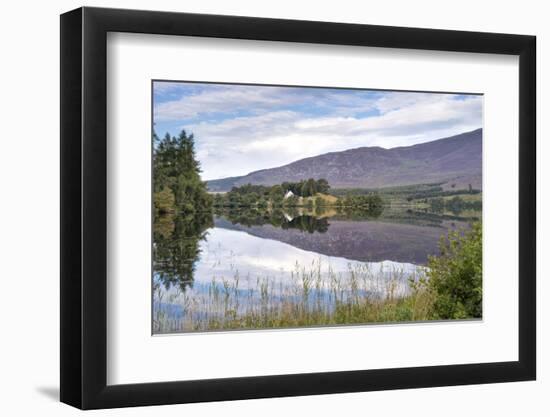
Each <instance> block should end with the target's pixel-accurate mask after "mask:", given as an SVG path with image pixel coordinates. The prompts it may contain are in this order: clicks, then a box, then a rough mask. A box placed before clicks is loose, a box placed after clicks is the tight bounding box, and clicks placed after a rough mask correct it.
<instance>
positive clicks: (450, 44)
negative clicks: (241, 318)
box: [60, 7, 536, 409]
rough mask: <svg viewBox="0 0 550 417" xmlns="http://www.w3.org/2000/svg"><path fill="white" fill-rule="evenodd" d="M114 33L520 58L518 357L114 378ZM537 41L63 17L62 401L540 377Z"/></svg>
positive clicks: (142, 401)
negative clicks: (110, 366) (110, 103)
mask: <svg viewBox="0 0 550 417" xmlns="http://www.w3.org/2000/svg"><path fill="white" fill-rule="evenodd" d="M108 32H130V33H146V34H162V35H174V36H178V35H185V36H198V37H215V38H235V39H254V40H268V41H285V42H305V43H318V44H332V45H356V46H370V47H382V48H404V49H420V50H441V51H456V52H477V53H490V54H507V55H516V56H519V103H518V112H519V132H518V137H519V155H518V158H519V278H520V279H519V292H518V299H519V329H518V330H519V360H518V361H513V362H495V363H477V364H467V365H445V366H423V367H411V368H396V369H374V370H356V371H343V372H324V373H308V374H290V375H272V376H256V377H239V378H224V379H208V380H198V381H177V382H162V383H141V384H131V385H112V386H109V385H107V383H106V381H107V334H106V329H107V303H106V300H107V250H106V247H107V180H108V178H107V140H106V127H107V111H106V97H107V83H106V81H107V73H106V59H107V57H106V46H107V42H106V39H107V33H108ZM535 45H536V38H535V37H534V36H525V35H510V34H495V33H481V32H462V31H449V30H432V29H416V28H404V27H388V26H372V25H358V24H342V23H326V22H312V21H296V20H280V19H265V18H252V17H236V16H218V15H201V14H186V13H170V12H156V11H155V12H153V11H136V10H120V9H102V8H88V7H84V8H79V9H77V10H73V11H70V12H68V13H65V14H63V15H61V54H60V57H61V309H60V315H61V358H60V359H61V381H60V383H61V401H62V402H64V403H67V404H70V405H72V406H75V407H78V408H81V409H96V408H112V407H124V406H143V405H157V404H174V403H191V402H202V401H220V400H239V399H252V398H267V397H283V396H299V395H314V394H329V393H344V392H357V391H376V390H388V389H402V388H421V387H434V386H449V385H464V384H481V383H496V382H507V381H525V380H534V379H535V377H536V303H535V301H536V275H535V274H536V267H535V265H536V262H535V261H536V259H535V258H536V251H535V249H536V130H535V124H536V119H535V117H536V116H535V107H536V91H535V87H536V81H535V79H536V77H535V75H536V73H535V66H536V65H535V62H536V55H535V54H536V46H535Z"/></svg>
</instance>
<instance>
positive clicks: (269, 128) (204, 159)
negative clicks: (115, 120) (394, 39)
mask: <svg viewBox="0 0 550 417" xmlns="http://www.w3.org/2000/svg"><path fill="white" fill-rule="evenodd" d="M482 110H483V96H480V95H466V94H440V93H419V92H418V93H417V92H396V91H377V90H355V89H334V88H310V87H281V86H259V85H240V84H205V83H188V82H166V81H155V82H154V83H153V123H154V129H155V131H156V133H157V135H158V136H160V137H163V136H164V135H165V134H166V133H169V134H170V135H173V136H175V135H178V134H179V132H180V131H181V130H182V129H185V131H186V132H188V133H193V134H194V137H195V148H196V154H197V158H198V159H199V161H200V163H201V168H202V175H201V176H202V179H203V180H212V179H218V178H225V177H231V176H238V175H246V174H248V173H250V172H252V171H256V170H259V169H265V168H273V167H277V166H281V165H285V164H288V163H290V162H293V161H296V160H298V159H302V158H306V157H310V156H315V155H320V154H324V153H327V152H335V151H343V150H346V149H352V148H359V147H362V146H380V147H383V148H394V147H398V146H410V145H414V144H417V143H422V142H429V141H432V140H436V139H440V138H444V137H448V136H452V135H455V134H459V133H462V132H467V131H470V130H474V129H477V128H480V127H482Z"/></svg>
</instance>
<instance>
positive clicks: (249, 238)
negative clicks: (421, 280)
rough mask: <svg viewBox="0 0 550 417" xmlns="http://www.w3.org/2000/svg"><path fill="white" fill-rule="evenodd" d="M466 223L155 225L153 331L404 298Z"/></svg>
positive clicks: (377, 219) (244, 219) (400, 217)
mask: <svg viewBox="0 0 550 417" xmlns="http://www.w3.org/2000/svg"><path fill="white" fill-rule="evenodd" d="M469 220H472V219H471V218H469V217H461V216H456V215H452V216H443V215H436V214H431V213H417V212H413V211H410V210H408V211H407V210H390V211H388V210H386V211H385V212H384V213H382V214H380V213H379V214H378V215H377V216H361V215H359V216H358V215H356V214H355V215H342V214H340V215H330V214H328V215H324V216H314V215H305V214H303V213H293V214H289V213H281V214H280V215H279V216H278V217H274V216H268V217H266V216H259V215H256V216H251V215H250V213H239V212H232V213H225V214H224V213H218V215H216V216H213V217H211V216H210V217H209V216H206V218H204V219H198V220H197V219H196V218H192V219H190V218H183V219H182V218H177V219H165V221H164V223H163V222H157V223H156V224H155V226H156V227H155V239H154V242H155V243H154V276H153V289H154V291H153V332H154V333H166V332H178V331H185V329H187V330H193V329H203V327H200V326H198V324H197V323H201V322H204V321H207V320H210V319H212V318H213V317H214V318H215V317H222V316H224V317H225V316H227V315H228V314H231V315H233V317H238V316H239V315H243V314H246V313H247V312H250V311H252V310H254V311H256V310H258V311H259V309H263V308H266V309H267V308H272V307H273V305H276V304H281V303H284V302H288V301H289V300H291V301H292V302H297V301H299V302H300V303H302V304H303V305H304V306H305V307H304V308H317V307H318V308H320V309H324V311H330V310H331V309H333V308H334V305H335V303H337V302H338V300H344V301H345V300H347V299H349V298H350V297H354V296H358V295H359V296H365V295H368V296H369V297H373V298H376V297H387V296H388V295H389V294H390V295H391V296H392V297H401V296H403V295H406V294H407V293H408V291H409V288H410V287H409V284H410V282H411V281H410V280H411V279H412V280H413V281H414V280H417V279H418V277H420V276H422V273H423V269H424V268H425V266H426V263H427V260H428V256H430V255H435V254H437V253H438V242H439V240H440V238H441V236H442V235H446V234H447V232H448V231H449V230H450V229H460V228H468V224H469V223H468V222H469ZM157 226H158V227H157ZM315 306H317V307H315Z"/></svg>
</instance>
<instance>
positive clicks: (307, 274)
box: [153, 263, 433, 333]
mask: <svg viewBox="0 0 550 417" xmlns="http://www.w3.org/2000/svg"><path fill="white" fill-rule="evenodd" d="M424 275H425V274H424V270H423V269H422V268H418V269H416V270H415V271H414V272H413V273H412V275H410V276H407V274H405V272H404V271H403V270H402V269H399V268H390V269H388V268H386V269H383V268H381V269H380V270H373V269H372V268H370V267H369V266H368V265H366V264H365V265H360V266H354V267H352V266H350V267H349V268H348V271H346V272H344V273H337V272H335V271H333V270H332V269H331V268H330V266H328V267H327V268H322V266H321V264H320V263H316V264H312V265H311V267H310V268H308V269H306V268H303V267H300V266H299V265H296V269H295V271H293V272H292V274H291V280H290V282H288V281H287V282H282V281H280V280H276V279H273V278H268V277H259V278H256V279H251V278H250V277H246V278H245V279H243V278H241V277H240V276H239V274H238V273H236V274H235V275H234V276H233V277H231V278H229V279H227V278H224V277H217V278H216V277H214V278H213V279H212V281H211V282H210V284H208V285H207V286H206V288H205V289H203V290H202V291H189V292H186V293H177V294H172V295H167V293H165V292H164V290H163V288H160V287H157V288H156V292H155V303H156V305H157V306H158V305H159V303H168V304H170V305H174V304H176V305H178V306H179V307H180V308H181V311H182V312H183V314H182V315H181V316H180V317H177V318H174V317H170V316H169V315H168V314H167V312H166V311H165V310H164V309H161V308H156V309H155V315H154V321H153V329H154V333H170V332H189V331H212V330H229V329H269V328H289V327H308V326H328V325H340V324H361V323H380V322H403V321H423V320H429V319H430V317H431V306H432V304H433V296H432V294H431V293H430V291H428V290H427V287H426V285H425V284H424V282H425V281H424Z"/></svg>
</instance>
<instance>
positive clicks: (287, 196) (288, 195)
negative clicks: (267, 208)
mask: <svg viewBox="0 0 550 417" xmlns="http://www.w3.org/2000/svg"><path fill="white" fill-rule="evenodd" d="M294 195H295V194H294V193H293V192H292V191H290V190H288V191H287V192H286V194H285V196H284V199H285V200H286V199H287V198H290V197H294Z"/></svg>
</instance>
